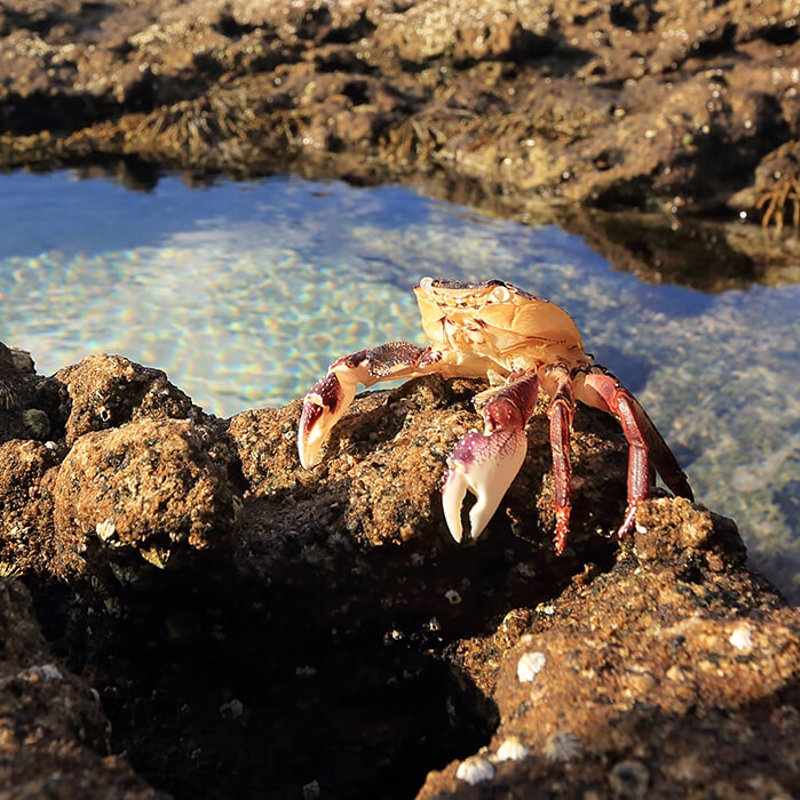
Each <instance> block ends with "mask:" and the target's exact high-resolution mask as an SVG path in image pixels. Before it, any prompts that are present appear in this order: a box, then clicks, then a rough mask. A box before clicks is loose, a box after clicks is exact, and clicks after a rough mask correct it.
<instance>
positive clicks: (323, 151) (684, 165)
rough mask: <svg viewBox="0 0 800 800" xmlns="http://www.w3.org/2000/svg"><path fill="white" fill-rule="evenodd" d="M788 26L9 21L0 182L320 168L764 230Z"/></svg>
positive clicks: (556, 19)
mask: <svg viewBox="0 0 800 800" xmlns="http://www.w3.org/2000/svg"><path fill="white" fill-rule="evenodd" d="M798 18H800V5H799V4H798V2H797V0H759V2H757V3H754V2H752V0H721V2H715V3H705V4H703V3H699V4H698V3H696V2H694V0H679V2H667V0H646V1H645V0H624V2H613V3H600V2H596V1H595V0H554V2H551V3H547V4H542V3H540V2H535V0H513V2H512V0H490V1H489V2H487V0H407V1H406V2H403V3H395V2H390V1H389V0H380V1H379V2H375V0H350V1H349V2H346V3H340V2H324V1H321V0H276V1H275V2H270V3H254V2H252V0H231V1H230V2H228V3H226V4H224V6H221V5H220V4H219V3H217V2H216V1H215V0H193V2H190V3H178V2H175V0H143V1H142V2H139V3H136V4H135V5H131V4H130V3H128V2H125V0H109V1H108V2H106V3H103V4H102V5H91V6H89V5H88V4H86V3H78V2H70V3H45V4H42V3H39V2H34V0H8V1H7V2H6V3H4V5H3V8H2V11H0V35H2V36H3V46H4V58H3V59H2V61H0V120H2V122H3V126H4V130H5V133H3V134H2V135H0V163H4V164H6V165H21V164H26V163H27V164H30V163H37V164H58V163H68V162H72V163H74V162H76V161H80V160H82V159H83V160H87V159H88V160H90V159H92V158H97V157H98V156H103V157H108V156H122V157H125V158H127V157H131V156H136V157H140V158H141V159H143V160H144V161H146V162H156V163H159V164H162V165H165V166H177V167H181V168H184V169H187V170H191V171H193V172H195V173H196V172H198V171H204V170H206V171H207V170H225V171H229V172H232V173H235V174H239V175H258V174H265V173H267V172H270V171H271V170H274V169H276V168H279V169H286V168H287V166H288V165H289V164H291V163H292V162H297V163H296V165H297V166H298V168H302V169H305V168H306V167H307V166H308V165H310V164H311V163H314V162H317V163H319V162H320V160H321V161H322V162H324V164H325V169H326V170H327V171H329V172H331V173H334V174H341V175H351V176H353V177H358V178H359V179H360V180H363V179H365V178H366V179H369V176H372V177H373V178H374V177H376V176H383V177H385V176H387V175H391V176H392V177H394V178H397V177H401V176H403V175H414V177H415V180H419V178H420V176H421V175H425V174H430V173H431V172H432V171H444V172H446V173H448V174H451V175H457V176H460V177H468V178H472V179H475V180H478V181H481V182H483V183H485V185H486V186H487V187H488V189H487V193H488V194H494V195H502V196H504V197H506V198H508V202H509V203H510V204H512V205H513V204H516V205H517V206H522V207H523V208H525V207H528V208H533V207H537V205H539V204H541V202H542V201H545V202H547V203H553V202H556V203H563V202H567V203H573V202H580V203H588V204H590V205H596V206H604V207H608V206H613V205H642V204H652V205H656V206H659V207H662V208H665V209H668V210H675V211H676V212H681V211H684V212H685V211H687V210H689V211H703V210H717V209H720V208H724V207H726V206H727V207H728V208H729V209H738V208H743V209H745V210H746V211H747V212H749V213H753V214H758V213H759V210H758V209H759V207H761V208H763V205H760V204H761V202H762V198H763V197H769V196H771V194H772V193H773V192H775V191H777V192H778V193H779V194H780V192H781V190H782V185H781V183H780V180H781V179H780V177H778V178H776V177H774V176H768V179H767V180H766V182H765V181H763V180H761V179H760V178H759V181H758V182H756V179H755V176H756V170H757V168H758V167H759V164H760V163H761V162H762V161H763V160H764V159H765V158H772V154H774V153H775V152H776V151H777V150H778V148H780V147H781V146H784V145H786V146H795V145H796V142H797V140H798V139H799V138H800V128H798V109H799V108H800V106H799V105H798V104H799V103H800V99H798V93H797V92H798V65H799V64H800V27H799V26H798ZM792 142H793V143H795V144H793V145H790V144H789V143H792ZM793 170H794V172H793V175H795V176H796V175H797V167H796V164H795V165H793ZM748 190H752V191H749V194H748ZM742 192H744V194H742ZM737 193H739V194H737ZM785 200H786V198H785V197H784V198H783V200H782V201H780V202H779V203H778V208H777V209H775V210H774V212H773V220H775V219H776V215H777V217H779V218H781V219H782V218H783V216H784V214H791V213H792V208H791V203H790V204H788V208H787V205H786V203H785Z"/></svg>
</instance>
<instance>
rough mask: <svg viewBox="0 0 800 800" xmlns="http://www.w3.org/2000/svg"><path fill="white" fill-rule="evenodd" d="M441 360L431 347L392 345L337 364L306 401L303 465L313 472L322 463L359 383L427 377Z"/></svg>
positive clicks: (299, 437) (300, 441) (301, 435)
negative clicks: (322, 453) (322, 452)
mask: <svg viewBox="0 0 800 800" xmlns="http://www.w3.org/2000/svg"><path fill="white" fill-rule="evenodd" d="M440 358H441V357H440V355H439V354H438V353H437V352H435V351H432V350H431V349H430V348H429V347H428V348H422V347H418V346H417V345H415V344H409V343H408V342H390V343H389V344H382V345H380V346H378V347H373V348H372V349H371V350H359V351H358V352H357V353H351V354H350V355H349V356H344V357H343V358H340V359H339V360H338V361H334V362H333V364H331V366H330V367H329V368H328V372H327V374H326V375H325V377H324V378H323V379H322V380H320V381H318V382H317V383H315V384H314V386H312V387H311V391H309V393H308V394H307V395H306V396H305V398H304V399H303V412H302V414H301V416H300V427H299V430H298V432H297V450H298V453H299V455H300V463H301V464H302V465H303V466H304V467H305V468H306V469H309V468H310V467H313V466H314V465H315V464H316V463H317V462H318V461H319V460H320V456H319V454H320V450H321V449H322V445H323V444H324V443H325V440H326V439H327V438H328V434H329V433H330V431H331V428H332V427H333V426H334V425H335V424H336V422H337V421H338V420H339V419H340V418H341V416H342V414H344V412H345V411H346V410H347V408H348V406H349V405H350V403H352V402H353V398H354V397H355V394H356V386H357V385H358V384H359V383H362V384H364V386H372V385H373V384H374V383H377V382H378V381H386V380H393V379H395V378H414V377H417V376H419V375H426V374H428V373H430V372H433V371H435V370H436V365H437V363H438V361H439V360H440Z"/></svg>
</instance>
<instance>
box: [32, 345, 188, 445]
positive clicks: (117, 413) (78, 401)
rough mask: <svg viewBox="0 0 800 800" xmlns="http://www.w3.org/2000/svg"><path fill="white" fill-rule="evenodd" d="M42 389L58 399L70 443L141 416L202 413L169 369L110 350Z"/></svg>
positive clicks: (179, 416) (61, 374) (59, 374)
mask: <svg viewBox="0 0 800 800" xmlns="http://www.w3.org/2000/svg"><path fill="white" fill-rule="evenodd" d="M40 393H41V394H42V395H45V396H50V397H54V398H57V400H51V403H54V402H57V403H58V410H59V416H60V417H61V419H63V420H64V422H63V425H64V428H65V432H66V442H67V445H68V446H72V445H73V444H74V443H75V442H76V440H77V439H78V438H79V437H80V436H82V435H83V434H85V433H88V432H90V431H101V430H106V429H109V428H113V427H116V426H119V425H121V424H122V423H124V422H128V421H130V420H138V419H142V418H153V419H163V418H176V419H185V418H187V417H192V416H194V417H197V416H198V411H199V409H197V408H196V407H195V406H192V401H191V398H189V397H188V396H187V395H185V394H184V393H183V392H182V391H181V390H180V389H177V388H176V387H175V386H173V385H172V384H171V383H170V382H169V381H168V380H167V376H166V374H165V373H164V372H162V371H161V370H158V369H150V368H148V367H143V366H141V365H140V364H135V363H134V362H133V361H129V360H128V359H127V358H123V357H122V356H115V355H108V354H106V353H102V354H98V355H92V356H87V357H86V358H84V359H83V360H82V361H81V362H79V363H78V364H74V365H73V366H70V367H65V368H64V369H61V370H59V371H58V372H56V373H55V375H53V376H52V378H49V379H48V380H47V381H46V382H45V383H44V384H43V385H42V386H41V387H40Z"/></svg>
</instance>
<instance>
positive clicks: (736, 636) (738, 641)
mask: <svg viewBox="0 0 800 800" xmlns="http://www.w3.org/2000/svg"><path fill="white" fill-rule="evenodd" d="M728 641H729V642H730V643H731V644H732V645H733V646H734V647H735V648H736V649H737V650H738V651H739V652H741V653H748V652H750V650H752V649H753V631H752V630H751V628H750V626H749V625H747V624H746V623H744V622H742V623H741V624H739V625H737V626H736V627H735V628H734V629H733V631H732V632H731V635H730V636H729V637H728Z"/></svg>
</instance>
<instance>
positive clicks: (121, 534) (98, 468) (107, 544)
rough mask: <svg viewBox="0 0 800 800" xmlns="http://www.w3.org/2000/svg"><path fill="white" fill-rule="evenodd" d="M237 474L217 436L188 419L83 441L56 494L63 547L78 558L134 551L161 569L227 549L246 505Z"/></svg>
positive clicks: (144, 422)
mask: <svg viewBox="0 0 800 800" xmlns="http://www.w3.org/2000/svg"><path fill="white" fill-rule="evenodd" d="M230 467H231V454H230V452H229V450H228V448H227V447H226V445H225V443H224V442H223V441H222V440H221V439H220V437H219V434H218V432H217V430H216V429H215V428H213V427H211V426H203V425H196V424H195V423H193V422H191V421H189V420H172V419H139V420H137V421H135V422H129V423H127V424H125V425H123V426H121V427H120V428H117V429H115V430H110V431H96V432H93V433H87V434H84V435H83V436H81V437H80V439H78V441H77V442H76V443H75V444H74V445H73V447H72V449H71V450H70V452H69V453H68V455H67V456H66V458H65V459H64V462H63V463H62V465H61V467H60V469H59V472H58V477H57V479H56V482H55V487H54V490H53V491H54V503H55V505H54V520H55V528H56V536H57V538H58V540H59V545H60V547H61V548H62V549H63V550H64V551H67V552H70V553H73V554H79V553H83V552H84V551H86V550H87V548H88V549H89V553H90V554H91V553H92V552H93V551H94V552H96V551H97V550H98V549H100V550H103V551H106V548H115V547H121V548H131V549H133V550H136V551H138V552H139V553H140V554H141V556H142V557H143V558H145V559H146V560H147V561H150V562H151V563H153V564H155V565H156V566H159V567H163V566H165V565H166V563H167V561H168V560H169V559H170V558H171V557H172V556H173V555H175V554H176V552H177V553H180V552H181V551H182V550H183V551H185V550H190V549H194V550H204V549H206V548H208V547H211V546H215V545H221V544H223V543H225V542H226V541H229V538H230V534H231V531H232V529H233V526H234V523H235V521H236V517H237V509H238V506H239V498H238V494H237V492H236V490H235V489H234V487H233V485H232V483H231V479H230V476H229V469H230Z"/></svg>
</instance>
